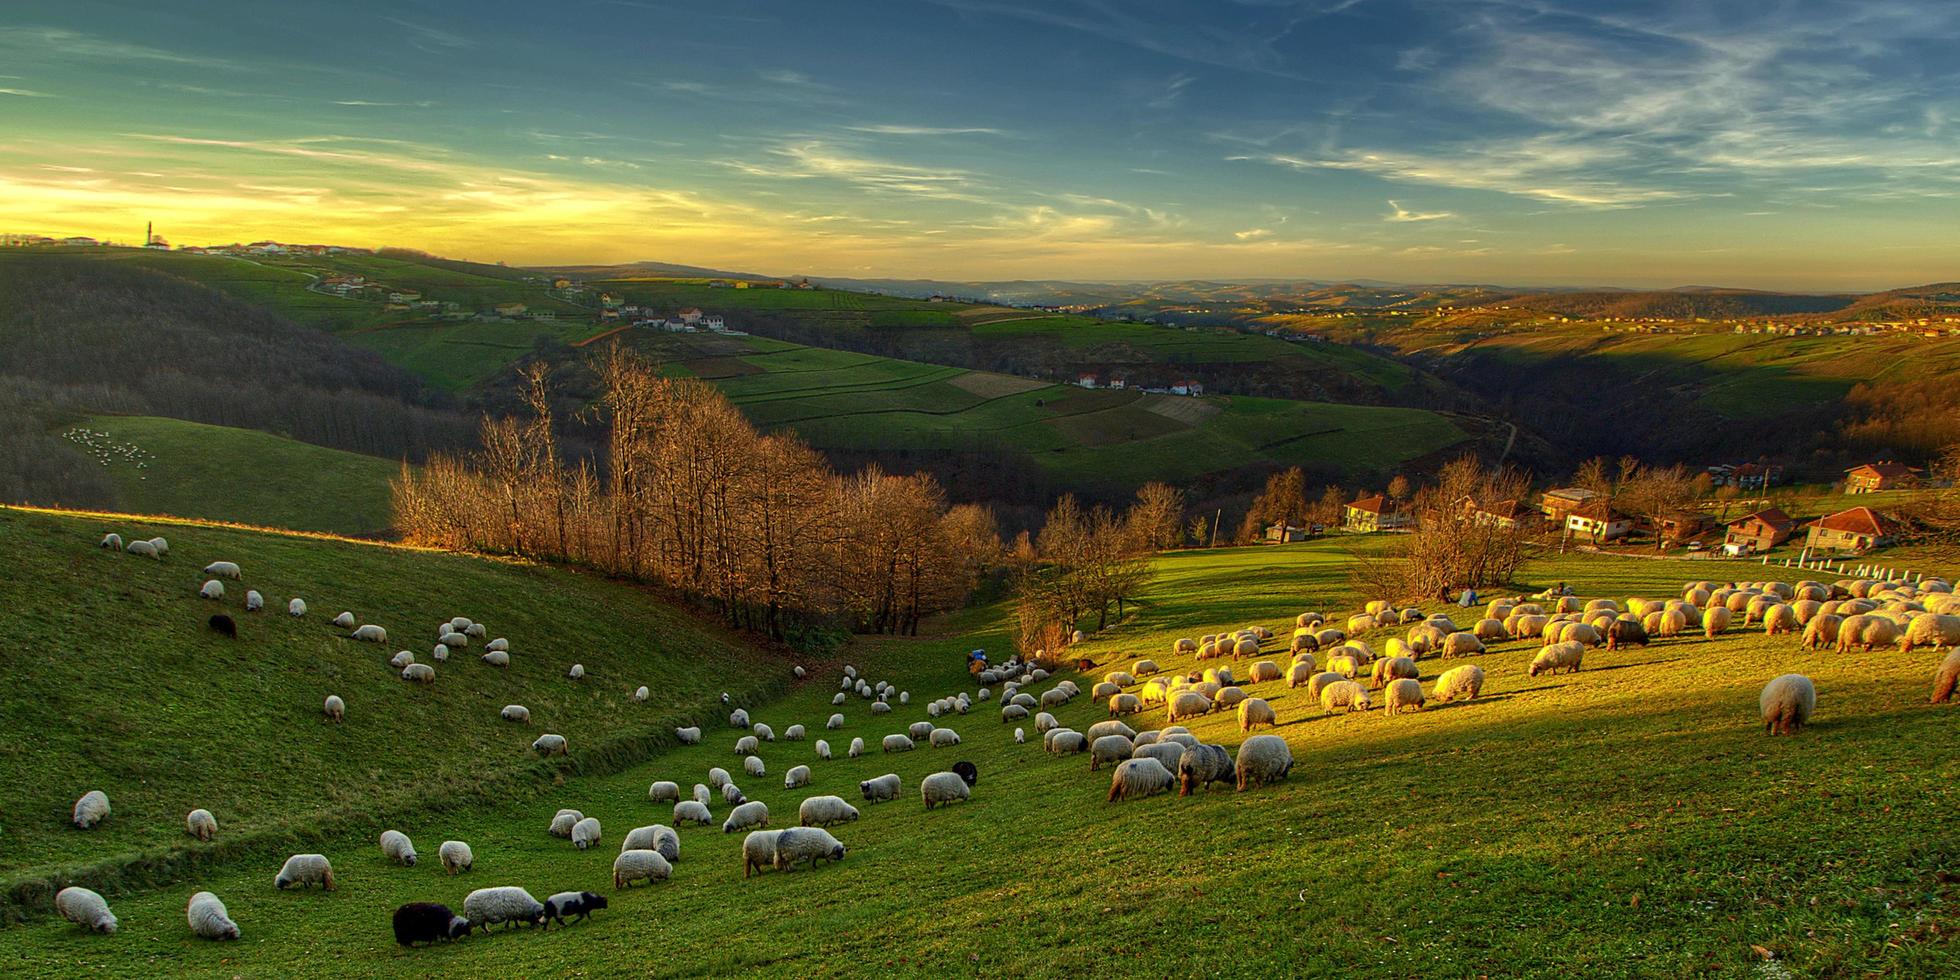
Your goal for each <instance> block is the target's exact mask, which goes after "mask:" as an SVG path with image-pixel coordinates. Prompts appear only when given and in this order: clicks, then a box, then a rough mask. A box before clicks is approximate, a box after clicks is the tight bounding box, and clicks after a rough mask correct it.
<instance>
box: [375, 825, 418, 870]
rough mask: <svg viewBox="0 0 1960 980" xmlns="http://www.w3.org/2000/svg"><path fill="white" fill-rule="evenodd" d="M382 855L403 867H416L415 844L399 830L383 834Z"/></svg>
mask: <svg viewBox="0 0 1960 980" xmlns="http://www.w3.org/2000/svg"><path fill="white" fill-rule="evenodd" d="M381 855H382V856H383V857H385V858H387V859H388V860H390V861H393V862H395V863H396V864H399V865H401V866H402V867H405V868H412V867H415V844H414V842H412V841H410V840H409V839H408V835H407V834H404V833H402V832H401V831H399V830H384V831H382V832H381Z"/></svg>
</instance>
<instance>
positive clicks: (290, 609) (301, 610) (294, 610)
mask: <svg viewBox="0 0 1960 980" xmlns="http://www.w3.org/2000/svg"><path fill="white" fill-rule="evenodd" d="M286 615H288V616H291V617H293V618H294V619H298V618H300V617H301V616H304V615H306V600H305V599H301V598H299V597H297V596H295V597H293V599H292V601H290V602H288V603H286Z"/></svg>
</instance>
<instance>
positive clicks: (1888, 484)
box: [1834, 459, 1916, 516]
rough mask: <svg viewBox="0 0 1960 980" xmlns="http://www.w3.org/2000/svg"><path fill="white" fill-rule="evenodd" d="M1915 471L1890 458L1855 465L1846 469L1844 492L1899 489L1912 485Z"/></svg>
mask: <svg viewBox="0 0 1960 980" xmlns="http://www.w3.org/2000/svg"><path fill="white" fill-rule="evenodd" d="M1915 472H1916V471H1915V470H1913V468H1912V467H1910V466H1907V465H1905V464H1904V463H1897V462H1893V461H1892V460H1889V459H1885V460H1880V461H1878V462H1876V463H1866V464H1865V465H1863V466H1854V467H1852V468H1851V469H1848V470H1845V471H1844V492H1845V493H1875V492H1877V491H1879V490H1897V489H1899V488H1900V487H1906V486H1911V485H1912V482H1913V475H1914V473H1915ZM1847 513H1849V512H1848V511H1847ZM1834 516H1835V515H1834Z"/></svg>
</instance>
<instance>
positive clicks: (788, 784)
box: [783, 766, 810, 789]
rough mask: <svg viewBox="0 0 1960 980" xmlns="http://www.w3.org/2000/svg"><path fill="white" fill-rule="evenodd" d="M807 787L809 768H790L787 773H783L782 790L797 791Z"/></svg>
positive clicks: (808, 783)
mask: <svg viewBox="0 0 1960 980" xmlns="http://www.w3.org/2000/svg"><path fill="white" fill-rule="evenodd" d="M808 785H810V767H809V766H792V767H791V768H790V770H789V771H788V772H786V773H783V788H784V789H797V788H799V787H803V786H808Z"/></svg>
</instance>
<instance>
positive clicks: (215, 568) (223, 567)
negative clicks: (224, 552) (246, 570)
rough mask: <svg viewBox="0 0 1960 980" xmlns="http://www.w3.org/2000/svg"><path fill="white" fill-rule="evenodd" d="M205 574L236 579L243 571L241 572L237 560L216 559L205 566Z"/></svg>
mask: <svg viewBox="0 0 1960 980" xmlns="http://www.w3.org/2000/svg"><path fill="white" fill-rule="evenodd" d="M204 574H206V575H211V576H215V577H217V578H228V579H234V580H235V579H238V578H239V577H241V575H242V574H243V573H241V572H240V571H239V570H238V563H237V562H230V561H214V562H212V563H211V564H209V565H206V566H204Z"/></svg>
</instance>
